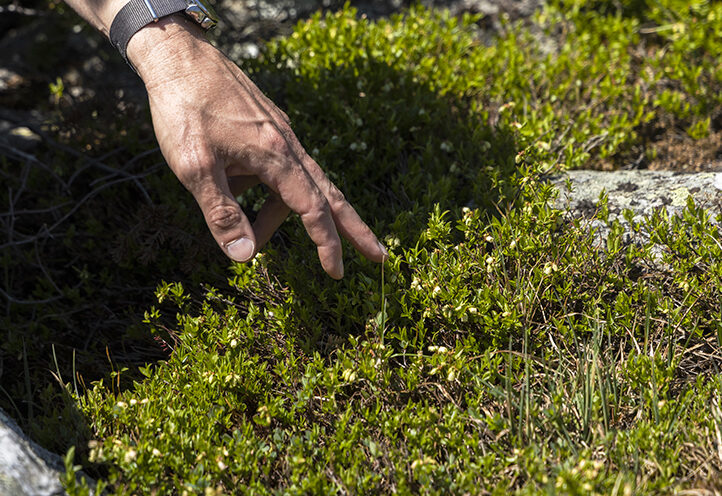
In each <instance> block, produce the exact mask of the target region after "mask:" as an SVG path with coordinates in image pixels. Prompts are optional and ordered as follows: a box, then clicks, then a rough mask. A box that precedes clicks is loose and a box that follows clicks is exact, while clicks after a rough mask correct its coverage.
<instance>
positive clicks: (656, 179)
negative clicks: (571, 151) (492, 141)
mask: <svg viewBox="0 0 722 496" xmlns="http://www.w3.org/2000/svg"><path fill="white" fill-rule="evenodd" d="M549 181H550V182H551V183H552V184H553V185H554V186H556V187H557V189H558V190H559V196H558V197H557V199H556V201H555V203H554V206H555V207H556V208H559V209H562V210H565V211H567V212H568V213H569V215H570V216H571V217H574V218H582V219H586V224H585V223H584V222H583V223H582V225H586V227H588V228H589V229H591V230H593V232H594V234H595V244H596V245H597V247H598V248H599V249H604V248H605V247H606V239H607V237H608V234H609V224H608V223H607V222H604V221H602V220H600V219H598V218H596V214H597V213H598V212H599V199H600V195H601V194H602V192H605V193H606V194H607V208H608V210H609V221H610V222H611V221H614V220H617V221H619V223H620V224H621V225H622V227H623V228H624V232H623V234H622V243H624V244H627V245H628V244H637V245H639V244H646V243H647V242H648V241H649V239H650V236H649V233H647V232H646V231H645V230H644V228H642V229H641V230H640V232H635V231H633V230H632V229H630V226H629V222H628V221H627V220H626V218H625V217H624V215H623V213H624V211H625V210H631V211H632V220H633V221H634V222H635V223H640V222H642V221H643V220H644V218H645V217H648V216H649V215H651V214H652V213H653V212H654V211H655V210H658V209H665V210H666V211H667V213H668V214H669V215H670V216H672V215H680V214H682V212H683V211H684V209H685V207H686V206H687V201H688V199H689V198H690V197H691V198H692V199H693V200H694V203H695V205H697V206H699V207H703V208H705V209H706V210H707V212H708V213H709V214H710V217H711V222H712V223H715V224H717V225H719V224H720V222H722V215H721V214H722V173H709V172H704V173H680V172H672V171H639V170H635V171H615V172H600V171H588V170H579V171H570V172H566V173H564V174H560V175H557V176H553V177H550V178H549ZM641 225H642V226H643V225H644V224H643V223H642V224H641ZM667 250H668V248H666V247H663V246H659V245H655V246H653V247H652V254H653V255H654V258H655V261H656V262H658V264H657V266H656V267H655V268H657V269H665V265H664V264H663V263H661V260H662V255H663V253H664V252H666V251H667Z"/></svg>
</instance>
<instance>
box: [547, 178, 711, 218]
mask: <svg viewBox="0 0 722 496" xmlns="http://www.w3.org/2000/svg"><path fill="white" fill-rule="evenodd" d="M721 177H722V176H720V174H719V173H718V174H715V173H710V172H702V173H681V172H672V171H639V170H636V171H615V172H600V171H588V170H580V171H570V172H567V173H565V174H561V175H558V176H553V177H551V178H549V179H550V181H551V182H552V184H554V185H555V186H557V187H558V189H559V197H558V198H557V200H556V203H555V206H556V207H558V208H567V209H568V210H569V211H570V212H573V213H575V214H577V215H581V216H590V214H593V213H594V212H595V211H596V210H597V204H598V201H599V195H600V194H601V193H602V191H605V192H606V193H607V195H608V207H609V213H610V218H616V217H618V216H620V215H621V214H622V211H624V210H625V209H629V210H631V211H633V212H634V215H635V217H642V216H647V215H650V214H651V213H652V212H653V211H654V210H655V209H659V208H664V209H666V210H667V212H668V213H669V214H670V215H679V214H680V213H682V211H683V210H684V208H685V207H686V206H687V200H688V199H689V198H690V197H692V199H694V202H695V204H696V205H698V206H701V207H704V208H706V209H708V210H709V212H710V213H711V214H713V215H719V214H720V213H721V212H722V191H721V190H720V189H719V187H718V185H719V181H720V180H722V179H720V178H721ZM567 181H568V182H569V185H570V186H571V190H568V188H567Z"/></svg>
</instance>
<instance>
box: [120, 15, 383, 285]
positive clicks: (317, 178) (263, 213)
mask: <svg viewBox="0 0 722 496" xmlns="http://www.w3.org/2000/svg"><path fill="white" fill-rule="evenodd" d="M128 57H129V59H130V61H131V62H132V63H133V65H134V66H135V67H136V69H137V70H138V73H139V74H140V76H141V78H142V79H143V81H144V83H145V85H146V89H147V91H148V98H149V101H150V109H151V114H152V117H153V127H154V129H155V133H156V137H157V139H158V143H159V145H160V149H161V151H162V153H163V156H164V157H165V159H166V161H167V162H168V165H169V166H170V168H171V169H172V170H173V172H174V173H175V174H176V176H177V177H178V179H179V180H180V181H181V182H182V183H183V185H184V186H185V187H186V188H187V189H188V190H189V191H190V192H191V193H192V194H193V196H194V197H195V199H196V201H197V202H198V204H199V206H200V208H201V210H202V211H203V215H204V217H205V220H206V223H207V224H208V227H209V229H210V231H211V233H212V235H213V237H214V238H215V240H216V241H217V242H218V244H219V245H220V247H221V248H222V249H223V251H224V252H225V253H226V255H228V256H229V257H230V258H232V259H233V260H237V261H240V262H245V261H247V260H250V259H251V258H252V257H253V255H254V254H255V253H257V251H258V250H259V249H260V248H261V247H262V246H263V245H264V244H265V243H266V242H267V241H268V240H269V239H270V238H271V236H272V235H273V233H274V232H275V231H276V229H277V228H278V227H279V226H280V225H281V223H282V222H283V221H284V219H285V218H286V217H287V215H288V213H289V212H290V211H291V210H292V211H294V212H296V213H298V214H299V215H300V217H301V221H302V222H303V225H304V227H305V228H306V231H307V232H308V235H309V236H310V238H311V239H312V240H313V242H314V243H315V244H316V246H317V250H318V257H319V259H320V261H321V265H322V266H323V268H324V270H325V271H326V272H327V273H328V274H329V275H330V276H331V277H333V278H335V279H340V278H341V277H343V273H344V269H343V258H342V253H341V240H340V239H339V235H338V233H340V234H341V235H342V236H343V237H345V238H346V239H347V240H349V241H350V242H351V244H353V246H354V247H355V248H356V249H358V250H359V251H360V252H361V253H362V254H363V255H364V256H365V257H366V258H368V259H370V260H373V261H375V262H383V261H384V260H385V259H386V258H387V257H388V252H387V251H386V249H385V248H384V247H383V245H381V243H379V241H378V239H377V238H376V236H375V235H374V234H373V233H372V232H371V229H369V227H368V226H367V225H366V224H365V223H364V222H363V221H362V220H361V218H360V217H359V215H358V214H357V213H356V211H355V210H354V209H353V207H352V206H351V205H350V204H349V203H348V202H347V201H346V199H345V198H344V195H343V194H342V193H341V191H339V189H338V188H337V187H336V186H335V185H334V184H333V183H332V182H331V181H330V180H329V179H328V178H327V177H326V175H325V174H324V173H323V171H322V170H321V168H320V167H319V166H318V164H316V162H315V161H314V160H313V159H312V158H311V157H310V156H309V155H308V154H307V153H306V151H305V150H304V149H303V147H302V146H301V144H300V143H299V141H298V139H297V138H296V136H295V134H294V133H293V131H292V130H291V127H290V125H289V119H288V117H287V116H286V114H284V113H283V112H282V111H281V110H279V109H278V108H277V107H276V106H275V105H274V104H273V102H271V101H270V100H269V99H268V98H266V97H265V96H264V95H263V94H262V93H261V91H260V90H259V89H258V88H257V87H256V86H255V85H254V84H253V83H252V82H251V80H250V79H248V77H247V76H246V75H245V74H244V73H243V72H242V71H241V69H239V68H238V66H236V65H235V64H234V63H232V62H231V61H229V60H228V59H227V58H226V57H225V56H224V55H223V54H221V53H220V52H219V51H218V50H216V49H215V48H214V47H213V46H212V45H210V44H209V43H208V42H207V41H206V40H205V39H204V38H203V36H202V34H201V32H200V30H199V28H198V27H197V26H196V25H195V24H192V23H191V22H190V21H187V20H186V19H185V18H183V17H182V16H169V17H166V18H164V19H161V21H160V22H158V23H156V24H151V25H149V26H147V27H145V28H143V29H141V30H140V31H139V32H138V33H136V35H134V36H133V38H131V40H130V42H129V44H128ZM258 183H263V184H265V185H266V186H268V187H269V189H270V191H271V195H270V196H269V198H268V199H267V200H266V202H265V203H264V205H263V206H262V208H261V210H260V211H259V212H258V215H257V217H256V221H255V222H254V223H253V225H252V226H251V224H250V222H249V220H248V218H247V217H246V215H245V214H244V213H243V211H242V209H241V208H240V205H239V204H238V202H237V201H236V199H235V197H236V196H238V195H240V194H241V193H243V192H244V191H245V190H247V189H248V188H250V187H252V186H254V185H256V184H258Z"/></svg>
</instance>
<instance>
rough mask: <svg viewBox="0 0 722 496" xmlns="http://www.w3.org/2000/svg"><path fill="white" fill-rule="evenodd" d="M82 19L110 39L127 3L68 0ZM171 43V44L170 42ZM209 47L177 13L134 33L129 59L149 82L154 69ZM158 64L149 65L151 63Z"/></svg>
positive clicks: (121, 0) (119, 0) (123, 0)
mask: <svg viewBox="0 0 722 496" xmlns="http://www.w3.org/2000/svg"><path fill="white" fill-rule="evenodd" d="M65 1H66V3H67V4H68V5H69V6H70V7H71V8H72V9H73V10H75V11H76V12H77V13H78V14H79V15H80V16H81V17H83V18H84V19H85V20H86V21H88V22H89V23H90V24H91V25H93V26H94V27H95V28H96V29H98V30H99V31H100V32H102V33H103V34H104V35H105V36H106V37H108V36H109V32H110V26H111V25H112V23H113V19H114V18H115V16H116V14H117V13H118V11H119V10H120V9H121V8H122V7H123V6H124V5H125V4H126V3H127V1H128V0H65ZM170 40H172V41H173V42H172V43H168V41H170ZM202 45H208V42H207V41H206V39H205V37H204V36H203V31H202V29H201V28H200V27H199V26H198V25H197V24H195V23H194V22H193V21H190V20H189V19H187V18H186V17H185V16H184V15H183V14H181V13H178V14H174V15H170V16H166V17H163V18H162V19H160V20H159V21H158V22H156V23H150V24H148V25H147V26H145V27H143V28H141V29H140V30H139V31H138V32H137V33H135V34H134V35H133V36H132V37H131V38H130V41H129V42H128V46H127V56H128V59H129V60H130V62H131V63H132V64H133V67H135V68H136V70H137V71H138V74H140V76H141V78H142V79H143V80H144V81H145V82H146V83H147V82H148V78H149V76H150V74H149V73H150V72H151V69H152V70H153V71H156V70H157V69H159V68H160V67H161V66H166V67H167V66H174V65H176V64H175V61H174V59H176V58H178V57H186V58H188V57H189V56H190V55H191V52H193V51H195V50H196V49H197V48H198V47H200V46H202ZM153 60H154V61H155V63H149V62H151V61H153Z"/></svg>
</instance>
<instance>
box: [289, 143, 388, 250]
mask: <svg viewBox="0 0 722 496" xmlns="http://www.w3.org/2000/svg"><path fill="white" fill-rule="evenodd" d="M303 164H304V166H305V169H306V171H307V172H308V174H309V175H310V176H311V178H312V179H313V181H314V182H315V183H316V185H317V186H318V187H319V189H320V190H321V191H322V192H323V194H324V196H325V197H326V200H327V201H328V204H329V207H330V208H331V215H332V216H333V219H334V223H335V224H336V228H337V229H338V231H339V232H340V233H341V235H342V236H343V237H344V238H346V239H347V240H349V241H350V242H351V244H352V245H353V246H354V248H356V249H357V250H358V251H360V252H361V254H363V256H365V257H366V258H368V259H369V260H372V261H374V262H378V263H382V262H384V261H385V260H387V259H388V258H389V253H388V251H386V248H384V246H383V245H382V244H381V242H380V241H379V240H378V238H377V237H376V235H375V234H374V233H373V231H371V228H369V226H368V225H367V224H366V223H365V222H364V221H363V220H362V219H361V216H360V215H359V214H358V212H356V209H355V208H353V206H352V205H351V204H350V203H349V202H348V201H347V200H346V197H345V196H344V194H343V193H342V192H341V190H339V189H338V187H336V185H335V184H333V182H331V180H330V179H329V178H328V176H326V174H325V173H324V172H323V170H322V169H321V167H320V166H319V165H318V164H317V163H316V161H315V160H313V159H312V158H311V157H310V156H309V155H308V154H307V153H305V152H304V153H303Z"/></svg>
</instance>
